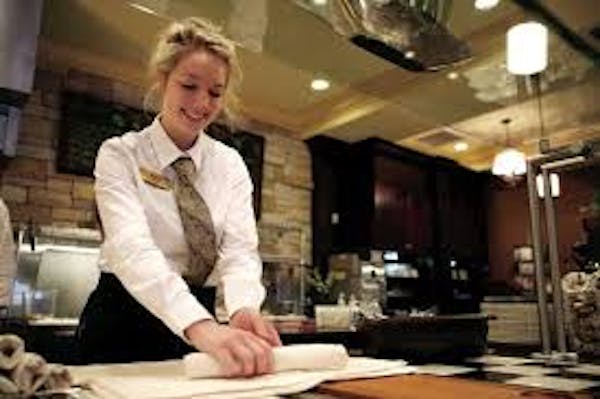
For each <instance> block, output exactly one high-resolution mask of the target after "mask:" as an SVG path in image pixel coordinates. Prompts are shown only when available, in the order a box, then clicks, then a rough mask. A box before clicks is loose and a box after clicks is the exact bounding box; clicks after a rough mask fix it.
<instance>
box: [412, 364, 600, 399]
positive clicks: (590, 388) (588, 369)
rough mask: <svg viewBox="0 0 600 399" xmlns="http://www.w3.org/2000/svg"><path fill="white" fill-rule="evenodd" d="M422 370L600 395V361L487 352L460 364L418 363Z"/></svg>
mask: <svg viewBox="0 0 600 399" xmlns="http://www.w3.org/2000/svg"><path fill="white" fill-rule="evenodd" d="M419 373H422V374H432V375H441V376H456V377H460V378H469V379H477V380H486V381H494V382H502V383H506V384H515V385H524V386H530V387H536V388H543V389H552V390H557V391H564V392H572V393H590V394H592V396H593V397H599V398H600V365H597V364H588V363H579V364H577V365H576V366H568V367H560V366H545V365H544V364H543V362H542V361H541V360H536V359H531V358H527V357H512V356H497V355H485V356H481V357H478V358H473V359H467V360H466V361H465V362H464V363H461V364H460V365H448V364H426V365H422V366H419Z"/></svg>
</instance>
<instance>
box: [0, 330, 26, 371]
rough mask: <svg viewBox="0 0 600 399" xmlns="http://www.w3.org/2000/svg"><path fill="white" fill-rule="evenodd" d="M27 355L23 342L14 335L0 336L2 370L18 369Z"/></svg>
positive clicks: (0, 366) (0, 367) (0, 364)
mask: <svg viewBox="0 0 600 399" xmlns="http://www.w3.org/2000/svg"><path fill="white" fill-rule="evenodd" d="M24 353H25V344H24V343H23V340H22V339H21V338H19V337H18V336H16V335H14V334H2V335H0V369H1V370H12V369H14V368H15V367H17V364H18V363H19V362H20V361H21V359H22V357H23V354H24Z"/></svg>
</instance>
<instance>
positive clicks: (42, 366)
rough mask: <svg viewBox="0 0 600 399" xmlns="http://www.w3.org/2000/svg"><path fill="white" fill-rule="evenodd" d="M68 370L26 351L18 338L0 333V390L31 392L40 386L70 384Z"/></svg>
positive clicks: (50, 387) (50, 388) (59, 387)
mask: <svg viewBox="0 0 600 399" xmlns="http://www.w3.org/2000/svg"><path fill="white" fill-rule="evenodd" d="M71 382H72V380H71V375H70V374H69V371H68V370H67V369H66V368H65V367H63V366H60V365H56V364H48V363H46V360H44V358H43V357H41V356H40V355H38V354H36V353H29V352H25V344H24V342H23V340H22V339H21V338H19V337H18V336H16V335H12V334H3V335H0V394H10V395H12V394H22V395H26V396H29V395H32V394H34V393H35V392H39V391H40V390H45V391H55V390H62V389H66V388H69V387H70V386H71Z"/></svg>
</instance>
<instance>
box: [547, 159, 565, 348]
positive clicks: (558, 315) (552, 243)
mask: <svg viewBox="0 0 600 399" xmlns="http://www.w3.org/2000/svg"><path fill="white" fill-rule="evenodd" d="M542 179H543V182H544V203H545V205H546V226H547V229H548V230H547V231H548V247H549V249H550V276H551V279H552V305H553V313H554V324H555V328H556V341H557V346H558V351H559V352H560V353H566V352H567V339H566V336H565V325H564V313H563V308H562V303H563V302H562V289H561V286H560V269H559V257H558V237H557V232H556V215H555V213H554V203H553V199H552V194H551V187H550V175H549V173H548V169H547V168H544V167H542Z"/></svg>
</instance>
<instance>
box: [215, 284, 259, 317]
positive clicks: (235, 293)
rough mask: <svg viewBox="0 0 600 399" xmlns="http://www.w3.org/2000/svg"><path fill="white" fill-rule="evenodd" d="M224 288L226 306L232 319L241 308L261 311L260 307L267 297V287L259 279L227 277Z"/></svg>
mask: <svg viewBox="0 0 600 399" xmlns="http://www.w3.org/2000/svg"><path fill="white" fill-rule="evenodd" d="M223 288H224V291H225V292H224V294H225V308H226V309H227V315H228V316H229V318H230V319H231V316H233V314H234V313H235V312H237V311H238V310H240V309H241V308H250V309H253V310H256V311H257V312H260V307H261V305H262V303H263V300H264V299H265V288H264V287H263V286H262V284H261V283H260V282H259V281H255V280H254V281H249V280H247V279H237V278H225V279H224V281H223Z"/></svg>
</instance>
